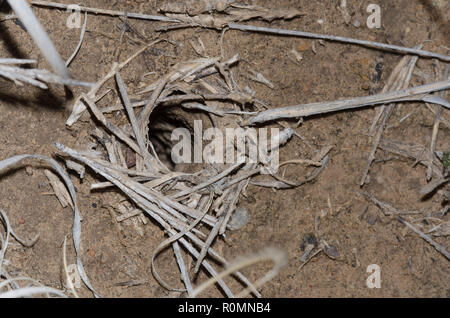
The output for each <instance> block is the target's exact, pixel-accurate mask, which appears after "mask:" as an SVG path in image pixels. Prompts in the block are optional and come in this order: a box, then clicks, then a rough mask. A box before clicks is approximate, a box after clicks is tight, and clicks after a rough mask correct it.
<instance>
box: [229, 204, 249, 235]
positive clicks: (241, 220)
mask: <svg viewBox="0 0 450 318" xmlns="http://www.w3.org/2000/svg"><path fill="white" fill-rule="evenodd" d="M249 221H250V213H249V211H248V210H247V209H246V208H241V207H238V208H237V209H236V211H234V213H233V214H232V215H231V218H230V221H229V222H228V228H229V229H230V230H232V231H237V230H240V229H242V228H243V227H244V226H245V225H246V224H247V223H248V222H249Z"/></svg>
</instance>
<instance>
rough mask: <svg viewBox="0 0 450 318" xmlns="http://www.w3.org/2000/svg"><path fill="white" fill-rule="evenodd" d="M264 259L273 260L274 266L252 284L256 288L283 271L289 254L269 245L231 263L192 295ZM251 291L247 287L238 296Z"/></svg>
mask: <svg viewBox="0 0 450 318" xmlns="http://www.w3.org/2000/svg"><path fill="white" fill-rule="evenodd" d="M264 261H273V262H274V266H273V268H272V269H271V270H270V271H268V272H267V273H266V274H265V275H264V276H263V277H262V278H260V279H258V280H257V281H256V282H255V283H254V284H252V285H253V286H254V287H255V288H258V287H260V286H262V285H264V284H265V283H267V282H268V281H269V280H271V279H272V278H274V277H275V276H276V275H277V274H278V273H279V272H280V271H281V269H282V268H283V267H284V266H285V265H286V264H287V255H286V253H285V252H283V251H281V250H279V249H277V248H272V247H268V248H265V249H263V250H262V251H260V252H259V253H256V254H253V255H249V256H245V257H241V258H238V259H237V260H236V261H235V262H233V263H231V264H230V265H229V266H228V268H227V269H226V270H225V271H223V272H222V273H220V274H218V275H217V276H215V277H213V278H211V279H209V280H207V281H206V282H204V283H203V284H201V285H200V286H198V287H197V288H195V289H194V290H193V292H192V295H191V297H197V296H198V295H199V294H200V293H201V292H203V291H204V290H205V289H207V288H208V287H210V286H211V285H213V284H214V283H216V282H217V281H218V280H219V279H223V278H224V277H226V276H228V275H230V274H232V273H234V272H237V271H238V270H240V269H242V268H244V267H247V266H250V265H253V264H256V263H260V262H264ZM250 291H251V290H250V289H249V288H246V289H244V290H243V291H242V292H241V293H239V294H238V295H237V297H244V296H246V295H248V294H249V293H250Z"/></svg>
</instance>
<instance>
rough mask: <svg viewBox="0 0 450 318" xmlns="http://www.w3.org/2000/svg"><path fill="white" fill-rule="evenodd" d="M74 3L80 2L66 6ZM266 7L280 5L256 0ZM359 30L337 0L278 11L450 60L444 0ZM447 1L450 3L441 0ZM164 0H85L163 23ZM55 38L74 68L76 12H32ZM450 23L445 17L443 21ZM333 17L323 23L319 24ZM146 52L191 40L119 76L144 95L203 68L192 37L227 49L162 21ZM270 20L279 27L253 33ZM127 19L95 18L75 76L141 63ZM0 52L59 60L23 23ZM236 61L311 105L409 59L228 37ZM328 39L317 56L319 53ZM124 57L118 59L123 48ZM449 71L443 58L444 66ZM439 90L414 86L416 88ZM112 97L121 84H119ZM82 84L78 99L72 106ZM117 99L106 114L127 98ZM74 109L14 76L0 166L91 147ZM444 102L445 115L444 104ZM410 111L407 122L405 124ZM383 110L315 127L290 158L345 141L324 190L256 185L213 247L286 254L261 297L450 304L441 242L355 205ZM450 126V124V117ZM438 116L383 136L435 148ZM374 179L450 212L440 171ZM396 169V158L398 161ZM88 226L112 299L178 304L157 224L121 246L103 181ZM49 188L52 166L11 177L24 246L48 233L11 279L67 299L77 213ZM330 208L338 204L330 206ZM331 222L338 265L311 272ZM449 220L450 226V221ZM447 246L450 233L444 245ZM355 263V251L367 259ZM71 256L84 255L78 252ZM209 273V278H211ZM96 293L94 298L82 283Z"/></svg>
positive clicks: (404, 5)
mask: <svg viewBox="0 0 450 318" xmlns="http://www.w3.org/2000/svg"><path fill="white" fill-rule="evenodd" d="M59 2H64V3H69V1H67V0H64V1H59ZM255 2H256V3H258V4H261V5H264V6H266V7H271V6H273V5H274V3H273V1H255ZM347 2H348V6H349V12H350V14H351V15H352V23H353V21H354V20H358V21H360V23H361V26H360V27H358V28H356V27H354V26H353V25H352V24H350V25H347V24H345V23H344V19H343V16H342V14H341V13H340V12H339V11H338V10H337V8H336V3H337V1H323V2H320V3H319V2H316V1H306V0H305V1H303V0H296V1H294V0H280V1H277V4H276V6H277V7H283V8H297V9H300V10H301V11H303V12H304V13H305V15H304V16H303V17H301V18H296V19H293V20H291V21H274V22H272V23H271V24H270V26H272V27H278V28H287V29H299V30H305V31H311V32H318V33H328V34H335V35H342V36H349V37H355V38H360V39H370V40H374V41H379V42H387V43H391V44H397V45H403V46H408V47H412V46H415V45H417V44H419V43H423V42H425V41H427V40H429V41H427V42H425V46H424V48H425V49H426V50H430V51H435V52H439V53H442V54H447V53H448V52H447V51H446V50H445V49H444V48H443V46H447V47H449V46H450V43H449V34H448V30H449V24H448V21H449V16H448V12H449V10H448V7H447V9H442V8H440V7H439V4H440V3H441V2H440V1H431V0H430V1H427V0H422V1H408V0H399V1H393V2H391V1H373V0H371V1H347ZM371 2H378V3H379V4H380V6H381V9H382V16H381V18H382V27H381V28H380V29H369V28H367V27H366V25H365V21H366V19H367V17H368V15H369V14H368V13H367V12H366V8H367V6H368V5H369V4H370V3H371ZM443 2H445V1H443ZM156 3H157V1H153V0H151V1H137V0H135V1H122V0H121V1H106V0H84V1H83V4H84V5H86V6H92V7H98V8H110V9H115V10H127V11H129V12H145V13H156V10H155V8H156ZM34 11H35V12H36V14H37V16H38V17H39V19H40V20H41V21H42V23H43V25H44V27H45V28H46V29H47V30H48V32H49V34H50V36H51V38H52V39H53V40H54V42H55V45H56V46H57V48H58V50H59V51H60V53H61V55H62V56H63V57H68V56H70V54H71V53H72V51H73V49H74V48H75V46H76V45H77V42H78V39H79V30H78V29H69V28H67V27H66V19H67V17H68V14H67V13H65V12H62V11H57V10H49V9H43V8H36V9H35V10H34ZM445 12H446V14H445ZM319 19H322V20H323V23H322V24H319V23H318V22H317V21H318V20H319ZM129 22H130V24H131V25H132V26H133V27H134V28H135V29H136V30H139V32H140V34H142V35H143V36H144V37H145V38H146V39H147V40H148V41H150V40H151V39H155V38H157V37H158V36H159V37H160V38H167V39H170V40H173V41H178V42H181V43H183V44H184V46H183V47H181V48H178V49H174V47H173V46H171V45H168V44H166V43H161V44H158V45H157V49H153V50H149V51H147V52H146V53H145V54H143V55H141V56H139V57H138V58H136V60H134V61H133V62H132V63H131V64H130V65H129V66H127V67H126V68H125V69H124V70H123V72H122V73H121V74H122V76H123V78H124V80H125V82H126V83H127V85H128V87H129V88H130V90H133V89H135V88H137V87H138V86H139V84H140V81H141V76H142V74H143V73H145V72H155V74H156V75H153V76H152V77H151V78H150V79H147V80H149V81H151V80H154V79H156V78H157V76H158V75H162V74H165V73H166V72H167V71H168V70H169V68H170V66H172V65H174V64H175V63H177V62H180V61H185V60H189V59H192V58H195V57H196V54H195V52H194V51H193V49H192V47H191V46H190V45H189V44H188V41H189V40H190V39H192V38H193V36H194V35H195V36H198V37H200V38H201V39H202V41H203V43H204V44H205V47H206V51H207V53H208V54H209V55H210V56H216V55H219V54H220V48H219V46H218V45H217V43H218V39H219V37H220V33H219V32H217V31H213V30H204V29H187V30H175V31H171V32H168V33H162V34H159V33H157V32H155V28H157V27H158V26H160V25H162V24H161V23H155V22H144V21H138V20H130V21H129ZM253 24H256V25H267V23H263V22H253ZM119 26H120V20H118V19H115V18H111V17H105V16H94V15H89V17H88V27H87V30H88V32H87V33H86V37H85V39H84V43H83V46H82V48H81V50H80V52H79V54H78V56H77V57H76V59H75V60H74V62H73V63H72V65H71V67H70V70H71V72H72V74H73V75H74V77H75V78H77V79H83V80H87V81H96V80H98V79H99V78H100V76H101V75H102V74H105V73H106V72H107V71H108V70H109V69H110V67H111V65H112V63H113V62H114V61H117V59H121V60H123V59H124V58H125V57H126V56H129V55H130V54H132V53H133V52H135V51H136V50H137V49H138V48H139V47H140V44H139V43H135V42H133V41H132V40H130V39H129V38H126V37H125V38H124V39H123V41H122V42H120V41H119V37H120V29H119ZM0 33H1V36H0V56H2V57H23V58H25V57H26V58H34V59H37V60H38V66H39V67H40V68H46V67H47V64H46V62H45V60H44V59H43V57H42V55H41V54H40V52H39V51H38V50H37V49H36V47H35V46H34V45H33V43H32V42H31V39H30V38H29V36H28V35H27V34H26V33H25V31H24V30H23V29H22V28H21V26H20V25H19V24H18V23H17V22H16V21H14V20H8V21H5V22H1V23H0ZM223 43H224V51H225V55H226V56H232V55H234V54H236V53H239V54H240V56H241V57H242V58H244V59H245V60H247V61H251V62H252V63H253V64H254V67H255V69H256V70H258V71H259V72H261V73H262V74H264V75H265V76H266V77H267V78H268V79H269V80H270V81H271V82H272V83H273V84H274V86H275V88H274V89H269V88H268V87H267V86H264V85H261V84H258V83H254V82H251V81H249V80H248V78H246V77H245V74H241V73H239V71H237V74H236V78H237V81H240V82H242V83H246V85H249V86H250V87H251V88H252V89H253V90H255V91H256V92H257V96H258V98H259V99H261V100H264V101H266V102H267V103H269V104H270V107H278V106H286V105H293V104H300V103H305V102H314V101H324V100H334V99H338V98H341V97H351V96H363V95H368V94H370V93H376V92H379V91H380V90H381V89H382V88H383V86H384V84H385V81H386V79H387V77H388V75H389V74H390V72H391V70H392V68H393V67H394V66H395V65H396V63H397V62H398V61H399V58H400V57H399V56H398V55H395V54H390V53H386V52H381V51H376V50H370V49H365V48H361V47H358V46H351V45H344V44H338V43H328V42H326V43H324V44H323V45H322V44H320V43H318V42H317V41H312V40H301V39H294V38H289V37H277V36H268V35H261V34H252V33H242V32H238V31H229V32H227V33H226V34H225V37H224V42H223ZM313 44H314V47H315V50H316V52H315V53H314V52H313V50H312V48H311V47H312V46H313ZM117 47H119V48H120V50H119V51H117V50H116V48H117ZM292 48H298V49H299V50H304V52H303V60H302V61H301V62H300V63H298V64H296V63H293V62H292V61H291V59H289V57H288V52H289V51H290V50H291V49H292ZM435 65H437V62H436V61H434V60H427V59H420V60H419V62H418V64H417V69H419V70H420V71H422V72H424V73H427V74H431V75H432V79H433V80H434V78H435V74H434V66H435ZM442 65H443V64H442V63H441V64H440V66H442ZM425 82H426V80H425V79H424V78H421V77H420V76H417V75H414V76H413V78H412V83H411V85H420V84H424V83H425ZM108 85H109V86H110V87H113V85H114V83H113V82H111V83H109V84H107V86H108ZM82 91H83V89H80V88H77V89H75V90H74V95H75V96H76V95H77V94H79V93H81V92H82ZM113 100H114V99H113V98H112V97H111V96H110V97H107V98H105V100H104V101H103V102H102V103H103V106H106V105H108V103H111V102H113ZM72 104H73V100H70V99H67V98H66V97H65V94H64V90H63V89H62V88H61V87H57V86H52V87H51V88H50V90H48V91H40V90H37V89H34V88H31V87H29V86H24V87H18V86H15V85H13V83H11V82H8V81H6V80H3V79H0V159H4V158H7V157H9V156H12V155H17V154H23V153H39V154H43V155H47V156H54V154H55V147H54V146H53V143H54V142H61V143H64V144H66V145H68V146H72V147H75V148H79V147H82V146H85V145H87V144H88V143H89V142H91V141H92V138H91V137H90V135H89V132H90V130H91V129H92V128H93V127H94V125H93V123H92V122H91V121H90V120H89V118H88V117H83V120H82V121H81V122H79V123H77V124H76V125H75V126H74V127H72V128H70V129H68V128H66V126H65V121H66V119H67V117H68V115H69V114H70V110H71V106H72ZM433 107H434V106H433ZM410 112H412V114H411V115H410V116H409V117H408V119H406V120H405V121H403V122H402V123H399V119H401V118H402V117H404V116H405V115H406V114H408V113H410ZM374 115H375V110H373V109H363V110H358V111H351V112H340V113H336V114H331V115H327V116H315V117H312V118H309V119H307V120H305V122H304V123H303V124H302V125H301V127H299V128H298V129H297V131H298V133H299V134H301V135H302V136H303V137H304V138H305V140H306V141H307V142H308V144H309V145H307V144H305V142H303V141H301V140H300V139H299V138H294V139H292V140H291V142H289V143H288V145H287V146H285V147H284V148H283V149H282V151H281V154H280V156H281V160H285V159H292V158H297V157H299V158H309V157H310V155H311V154H312V151H313V150H314V149H317V148H320V147H323V146H326V145H332V146H333V150H332V151H331V155H330V161H329V163H328V165H327V166H326V169H325V170H324V171H323V172H322V173H321V174H320V176H319V177H318V178H317V180H316V181H315V182H313V183H311V184H306V185H303V186H301V187H299V188H296V189H291V190H277V191H275V190H272V189H262V188H258V187H255V186H250V187H249V188H248V190H247V197H242V198H241V201H240V202H241V204H242V205H243V206H245V207H248V208H249V210H250V211H251V220H250V222H249V224H247V226H245V227H244V228H243V229H242V230H240V231H236V232H233V233H232V234H229V235H228V242H227V243H225V242H224V241H223V240H218V241H217V242H215V247H216V248H217V249H218V250H219V251H222V253H223V254H224V255H225V256H226V258H227V259H233V258H234V257H236V256H238V255H241V254H247V253H249V252H253V251H257V250H259V249H260V248H262V247H265V246H268V245H271V246H277V247H280V248H282V249H283V250H285V251H286V252H287V254H288V256H289V264H288V266H287V267H286V268H284V270H283V271H282V272H281V274H280V275H278V276H277V277H276V278H275V279H274V280H272V281H271V282H269V283H267V284H266V285H265V286H264V287H263V289H262V293H263V295H264V296H266V297H449V296H450V284H449V282H450V279H449V278H450V267H449V263H448V260H447V259H446V258H445V257H444V256H443V255H441V254H439V253H438V252H437V251H436V250H435V249H434V248H433V247H431V246H430V245H429V244H427V243H426V242H424V241H423V240H422V239H421V238H419V237H418V236H417V235H415V234H414V233H412V232H408V231H405V230H404V226H403V225H402V224H400V223H399V222H398V221H397V220H396V219H395V218H390V217H387V216H384V215H383V213H382V212H381V211H380V210H379V209H378V208H377V207H376V206H374V205H373V204H370V203H368V202H367V201H366V200H365V199H364V198H362V197H361V196H359V195H358V194H357V191H358V190H360V187H359V185H358V183H359V180H360V177H361V174H362V172H363V169H364V167H365V162H366V158H367V156H368V152H369V150H370V145H371V139H370V138H369V137H368V135H367V132H368V128H369V127H370V125H371V123H372V119H373V117H374ZM443 116H444V117H445V118H447V120H448V119H449V118H450V114H449V113H448V111H447V110H445V111H444V112H443ZM433 120H434V115H433V114H432V113H431V112H430V111H429V110H428V109H426V108H425V107H424V106H423V105H419V104H407V105H402V106H401V107H398V108H396V110H395V112H394V115H393V116H392V118H391V120H390V122H389V124H390V125H389V126H390V127H389V128H388V129H387V130H386V132H385V134H384V137H383V138H387V139H393V140H401V141H407V142H414V143H417V144H420V145H423V146H425V147H428V146H429V143H430V136H431V132H432V126H433ZM448 136H449V130H448V127H445V126H443V125H441V130H440V132H439V138H438V143H437V149H438V150H446V149H447V150H448V149H449V148H450V143H449V138H448ZM376 157H377V159H380V160H379V161H377V162H376V163H374V164H373V166H372V169H371V170H370V181H369V182H368V184H366V185H365V186H364V188H363V190H364V191H366V192H369V193H371V194H373V195H375V196H376V197H378V198H380V199H382V200H384V201H386V202H388V203H390V204H391V205H393V206H395V207H397V208H399V209H411V210H420V211H430V212H431V211H437V210H439V209H441V208H442V200H441V197H440V196H438V195H436V196H432V197H431V198H428V199H426V200H421V199H420V196H419V190H420V188H421V187H422V186H424V185H426V179H425V173H426V168H424V167H423V166H421V165H416V166H413V163H414V162H413V161H412V160H396V159H394V160H391V159H392V157H393V156H392V155H391V154H389V153H384V152H383V151H381V150H379V151H378V152H377V156H376ZM384 159H386V160H384ZM308 171H309V170H307V169H306V168H304V167H301V166H292V167H290V168H289V170H288V171H287V174H286V177H289V178H290V179H300V178H301V177H302V176H304V175H305V174H306V173H307V172H308ZM72 180H73V181H74V183H75V185H76V188H77V191H78V192H77V195H78V198H79V201H80V209H81V212H82V215H83V237H82V250H83V252H82V258H83V260H84V263H85V268H86V271H87V273H88V276H89V277H90V279H91V282H92V284H93V285H94V286H95V288H96V289H97V290H98V291H99V292H100V294H102V295H103V296H108V297H167V296H171V297H178V296H180V295H179V294H177V293H169V292H168V291H166V290H165V289H164V288H162V287H161V286H160V285H159V284H158V283H157V282H156V281H155V280H154V278H153V276H152V274H151V268H150V259H151V253H152V251H153V249H154V248H155V247H156V246H157V245H158V244H159V243H160V242H161V241H162V240H163V239H164V233H163V231H162V230H161V228H159V227H158V226H157V225H155V224H154V223H153V222H151V221H150V222H149V223H148V224H147V225H146V226H144V227H143V229H144V236H143V237H141V236H139V235H138V234H137V233H136V231H135V230H134V228H133V227H131V226H129V227H128V226H125V227H124V231H125V234H126V238H125V239H124V240H122V241H121V240H119V238H118V234H117V232H116V230H115V228H114V224H113V223H112V221H111V217H110V215H109V213H108V211H107V210H106V209H104V208H102V206H103V205H104V204H107V203H111V202H117V201H118V200H119V199H120V198H121V195H120V194H119V193H117V192H91V191H90V190H89V187H90V184H91V183H92V182H94V180H101V179H100V178H99V177H97V176H95V174H93V173H91V172H89V173H88V175H87V177H86V178H85V180H84V181H83V182H80V181H79V179H78V178H77V177H76V176H75V175H73V177H72ZM51 192H52V189H51V187H50V186H49V184H48V182H47V179H46V177H45V176H44V174H43V170H42V169H39V168H32V169H28V171H25V169H22V170H18V171H13V172H11V173H9V174H8V175H6V176H2V178H1V179H0V198H1V199H0V207H1V209H3V210H5V211H6V212H7V214H8V216H9V218H10V221H11V225H12V227H13V228H14V229H16V231H17V232H18V233H20V234H22V236H25V237H32V236H34V234H35V233H40V239H39V241H38V242H37V244H36V245H35V246H34V247H33V248H23V247H21V246H20V245H18V244H16V245H14V246H12V247H11V248H9V249H8V253H7V255H6V257H7V259H8V260H10V262H11V263H10V265H8V269H9V271H10V273H12V274H14V275H17V276H23V275H26V276H29V277H33V278H35V279H37V280H39V281H40V282H42V283H43V284H46V285H48V286H52V287H56V288H63V286H62V283H61V269H62V243H63V240H64V236H65V235H66V234H69V233H70V232H71V227H72V220H73V212H72V210H71V209H70V208H65V209H63V208H62V207H61V205H60V203H59V202H58V201H57V199H56V198H55V196H53V195H49V194H48V193H51ZM329 202H330V204H331V209H330V205H329ZM321 212H328V214H327V216H326V217H324V218H322V219H321V222H320V225H319V233H318V234H319V235H320V237H321V238H323V239H325V240H326V241H327V242H329V243H330V244H332V245H333V246H335V247H336V249H337V250H338V252H339V256H338V257H337V258H336V259H331V258H329V257H328V256H327V255H325V254H324V253H320V254H318V255H317V256H316V257H314V258H313V259H312V260H311V261H310V262H309V263H307V264H306V265H305V266H303V267H302V268H300V266H301V264H302V262H301V261H300V256H301V255H302V253H303V251H302V241H303V239H304V238H305V237H306V236H307V235H308V234H309V233H314V232H315V228H314V219H315V216H316V215H319V214H320V213H321ZM444 219H446V220H448V216H446V217H445V218H444ZM436 241H437V242H439V243H441V244H444V245H445V244H448V240H446V239H445V238H436ZM355 252H356V253H355ZM68 257H69V261H70V260H72V262H73V259H74V252H73V247H72V246H70V247H69V255H68ZM157 263H158V268H160V269H161V275H163V276H164V277H165V278H166V279H167V281H168V282H170V283H171V284H172V285H175V286H181V284H182V283H181V281H180V275H179V271H178V269H177V267H176V264H175V260H174V258H173V255H172V252H171V251H167V252H164V253H162V255H161V256H160V257H159V258H158V261H157ZM370 264H377V265H379V266H380V268H381V278H382V284H381V288H379V289H369V288H367V286H366V279H367V277H368V275H369V274H368V273H366V269H367V266H369V265H370ZM268 268H269V267H268V265H267V264H262V265H257V266H253V267H251V268H247V269H245V270H244V273H246V274H247V275H248V276H249V278H251V279H256V278H258V277H260V276H261V275H262V274H263V273H264V271H265V270H267V269H268ZM205 277H206V275H204V274H202V275H200V277H199V281H201V280H203V279H204V278H205ZM129 281H138V282H139V284H138V285H137V286H131V287H129V286H121V284H122V283H124V282H129ZM80 294H81V295H82V296H87V297H90V296H91V294H90V293H89V291H88V290H87V289H85V288H84V287H83V288H82V289H81V290H80ZM205 296H210V297H220V296H222V294H221V293H220V291H219V290H216V289H211V290H209V291H208V292H207V293H206V294H205Z"/></svg>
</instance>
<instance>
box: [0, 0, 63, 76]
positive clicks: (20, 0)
mask: <svg viewBox="0 0 450 318" xmlns="http://www.w3.org/2000/svg"><path fill="white" fill-rule="evenodd" d="M8 3H9V5H10V6H11V8H12V9H13V10H14V12H15V13H16V15H17V16H18V17H19V19H20V21H21V22H22V23H23V25H24V26H25V28H26V29H27V31H28V33H30V35H31V37H32V38H33V40H34V42H35V43H36V45H37V46H38V47H39V49H40V50H41V52H42V54H43V55H44V56H45V59H46V60H47V62H48V63H49V64H50V65H51V67H52V68H53V70H54V71H55V73H56V74H58V75H59V76H61V77H63V78H69V77H70V76H69V71H68V70H67V68H66V64H65V63H64V61H63V59H62V58H61V56H60V55H59V53H58V51H57V50H56V48H55V46H54V45H53V43H52V41H51V40H50V38H49V36H48V34H47V32H45V30H44V28H43V27H42V25H41V24H40V23H39V21H38V19H37V18H36V16H35V15H34V14H33V11H32V10H31V8H30V7H29V6H28V3H27V2H26V1H25V0H8Z"/></svg>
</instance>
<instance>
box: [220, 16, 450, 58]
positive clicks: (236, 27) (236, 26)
mask: <svg viewBox="0 0 450 318" xmlns="http://www.w3.org/2000/svg"><path fill="white" fill-rule="evenodd" d="M228 27H229V28H230V30H239V31H250V32H259V33H268V34H276V35H286V36H295V37H302V38H310V39H321V40H328V41H334V42H342V43H347V44H357V45H362V46H367V47H370V48H374V49H378V50H382V51H393V52H396V53H401V54H412V55H418V56H421V57H428V58H437V59H439V60H442V61H444V62H450V56H446V55H442V54H438V53H433V52H429V51H424V50H419V49H414V48H409V47H403V46H398V45H391V44H386V43H380V42H373V41H367V40H358V39H352V38H346V37H342V36H334V35H328V34H319V33H311V32H303V31H296V30H284V29H274V28H266V27H258V26H252V25H245V24H238V23H229V24H228Z"/></svg>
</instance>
